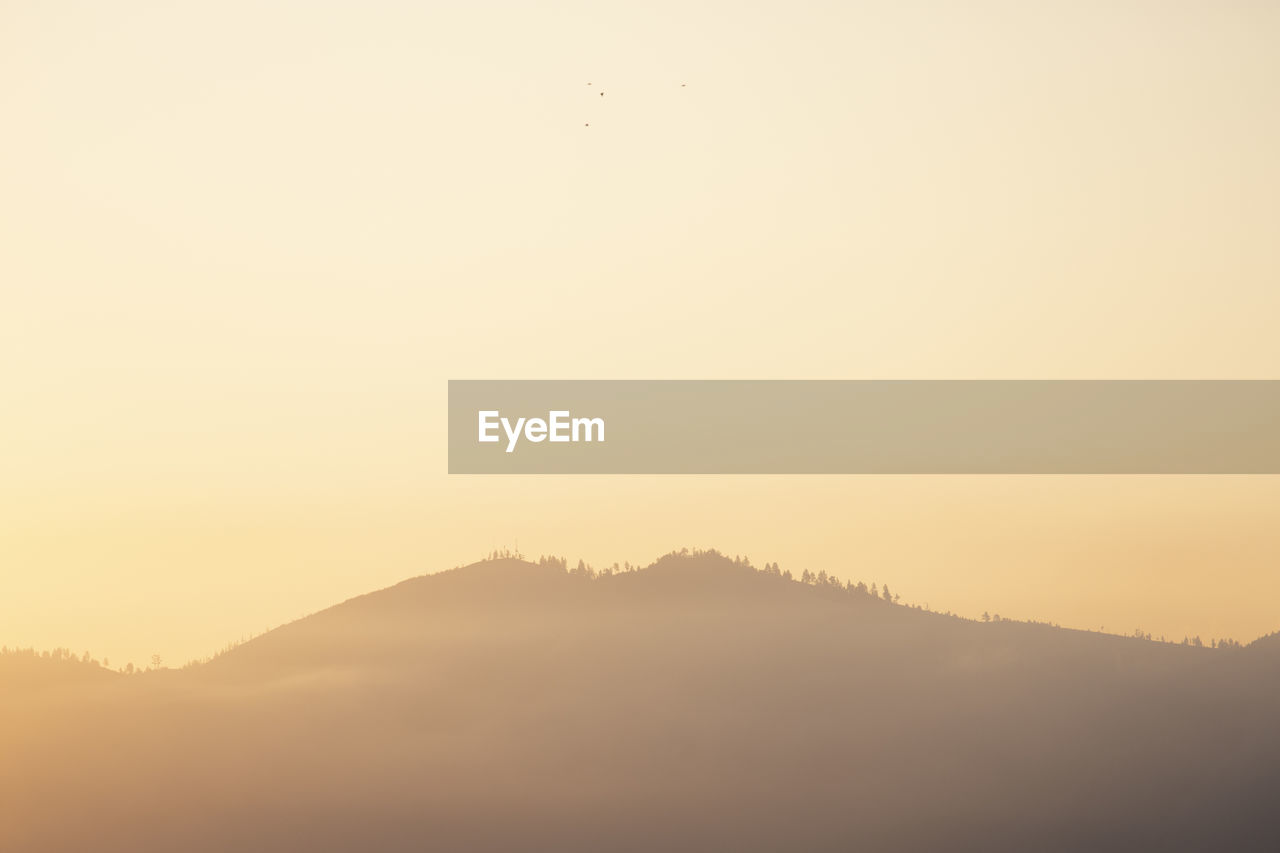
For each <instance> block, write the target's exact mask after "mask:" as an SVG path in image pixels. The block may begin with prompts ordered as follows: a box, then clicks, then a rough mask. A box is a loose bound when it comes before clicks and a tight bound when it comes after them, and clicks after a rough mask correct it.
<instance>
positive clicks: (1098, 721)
mask: <svg viewBox="0 0 1280 853" xmlns="http://www.w3.org/2000/svg"><path fill="white" fill-rule="evenodd" d="M1248 651H1249V650H1239V649H1229V650H1228V649H1224V650H1211V649H1206V648H1196V647H1191V646H1178V645H1170V644H1162V643H1153V642H1149V641H1144V640H1139V639H1131V638H1122V637H1115V636H1108V635H1101V634H1094V633H1089V632H1079V631H1068V630H1062V629H1057V628H1052V627H1049V626H1045V625H1031V624H1025V623H1013V622H992V623H980V622H971V621H967V620H962V619H957V618H953V617H948V616H942V615H938V614H934V613H929V612H926V611H923V610H917V609H913V608H909V607H906V606H902V605H895V604H892V603H890V602H888V601H885V600H883V599H880V598H873V597H871V596H870V595H868V594H865V593H862V592H859V591H857V590H851V589H848V588H839V589H838V588H837V587H836V585H834V584H830V583H824V584H822V585H817V584H802V583H799V582H795V581H792V580H788V579H787V578H785V577H783V576H782V575H781V574H780V573H778V572H776V571H769V572H762V571H756V570H754V569H752V568H750V567H748V566H746V565H743V564H740V563H735V562H734V561H731V560H728V559H726V558H724V557H721V556H719V555H716V554H702V555H695V556H678V555H673V556H670V557H667V558H664V559H662V560H660V561H658V562H657V563H656V564H654V565H653V566H651V567H649V568H648V569H645V570H642V571H633V572H621V573H617V574H606V575H605V576H600V577H591V576H590V574H589V573H588V572H586V571H566V570H565V568H564V567H562V566H561V565H560V564H558V563H544V564H542V565H538V564H531V563H527V562H523V561H518V560H510V559H504V560H492V561H486V562H483V563H479V564H476V565H473V566H468V567H466V568H462V569H457V570H454V571H450V572H443V573H440V574H436V575H430V576H426V577H420V578H414V579H412V580H409V581H406V582H404V583H402V584H399V585H397V586H394V587H391V588H388V589H385V590H381V591H378V592H375V593H371V594H369V595H365V596H361V597H358V598H355V599H352V600H350V601H347V602H344V603H342V604H339V605H337V606H335V607H332V608H329V609H328V610H325V611H322V612H320V613H317V614H315V615H313V616H310V617H307V618H305V619H301V620H298V621H297V622H294V623H292V624H289V625H286V626H283V627H281V628H279V629H277V630H274V631H271V632H268V633H267V634H265V635H263V636H261V637H259V638H257V639H255V640H253V641H251V642H248V643H246V644H244V645H242V646H239V647H237V648H235V649H233V650H231V651H229V652H227V653H225V654H223V655H221V656H219V657H217V658H216V659H214V660H213V661H211V662H210V663H208V664H206V665H204V666H200V667H196V668H194V669H191V670H188V671H184V672H181V673H166V674H164V675H165V676H166V677H163V678H157V677H152V674H148V675H144V676H141V677H136V678H132V679H121V680H120V682H121V683H119V684H113V685H112V686H111V687H110V689H92V690H90V689H86V690H85V691H83V692H81V693H80V694H79V695H78V696H77V697H76V701H74V702H61V703H57V702H52V701H40V702H35V703H31V704H28V705H26V706H24V705H23V704H22V703H12V704H11V705H10V706H9V708H8V709H7V710H4V711H0V715H7V718H6V717H0V724H2V726H0V730H3V731H10V732H11V731H33V730H35V729H37V728H39V729H40V730H41V731H45V730H52V731H56V732H58V733H59V734H58V736H56V737H48V736H46V737H43V738H35V739H24V740H17V741H15V740H12V739H11V740H10V742H9V743H5V742H3V741H0V747H3V748H6V749H7V750H8V751H9V752H8V754H9V755H10V756H11V760H10V761H7V762H4V763H3V764H0V766H2V767H4V769H0V804H2V805H0V810H3V809H8V810H9V812H10V813H9V814H7V815H6V814H4V812H3V811H0V848H2V849H21V850H70V849H95V850H130V851H149V850H173V849H182V850H228V849H237V850H366V849H369V850H380V851H399V850H405V851H408V850H422V849H439V850H465V851H471V850H558V851H587V850H591V851H598V850H655V849H671V850H698V851H704V850H733V851H750V850H760V851H763V850H788V849H789V850H806V851H809V850H841V851H845V850H850V849H868V850H938V849H961V850H1018V851H1023V850H1030V849H1034V850H1134V849H1139V850H1145V849H1161V850H1210V849H1212V850H1220V849H1221V850H1226V849H1230V850H1271V849H1280V848H1277V846H1276V842H1277V841H1280V832H1278V827H1280V818H1277V816H1276V814H1275V810H1274V793H1275V792H1276V791H1277V790H1280V737H1277V734H1276V731H1275V724H1274V720H1275V719H1277V712H1280V681H1278V680H1277V673H1276V669H1275V667H1274V666H1273V665H1272V661H1273V658H1272V657H1271V656H1269V655H1259V654H1249V653H1248ZM37 722H39V723H41V724H42V725H41V726H37V725H36V723H37ZM15 769H16V772H15ZM68 803H74V804H76V819H74V820H67V819H66V814H65V809H66V804H68ZM6 833H7V834H8V837H7V838H6V835H5V834H6ZM6 842H8V843H6Z"/></svg>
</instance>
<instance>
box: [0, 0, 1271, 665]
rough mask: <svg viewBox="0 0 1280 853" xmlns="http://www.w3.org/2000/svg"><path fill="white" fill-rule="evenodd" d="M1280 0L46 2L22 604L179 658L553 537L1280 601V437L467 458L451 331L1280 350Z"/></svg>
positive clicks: (13, 463)
mask: <svg viewBox="0 0 1280 853" xmlns="http://www.w3.org/2000/svg"><path fill="white" fill-rule="evenodd" d="M1278 39H1280V7H1277V6H1276V5H1275V4H1270V3H1262V2H1243V0H1237V2H1177V0H1166V1H1165V2H1131V1H1130V0H1117V1H1116V2H1106V3H1101V2H1099V3H1093V2H1085V3H1080V2H1058V0H1053V1H1052V2H1046V3H1038V4H1026V3H1014V2H1009V3H991V2H972V3H966V4H955V3H945V2H901V0H899V2H884V3H843V2H841V3H837V2H830V3H818V2H799V3H763V2H756V3H752V2H738V3H699V4H687V3H667V2H651V3H644V4H627V5H623V4H602V3H555V2H540V3H513V2H508V3H495V2H472V3H456V4H454V3H437V4H418V3H386V2H383V3H358V4H357V3H337V2H308V3H303V2H268V3H260V2H259V3H248V2H238V0H229V2H223V3H218V4H186V3H160V2H129V1H128V0H125V2H119V3H113V4H96V3H87V2H84V3H76V2H56V3H35V2H7V3H5V4H3V7H0V115H2V116H3V117H4V126H5V132H4V134H3V138H2V141H0V151H3V153H4V156H3V157H0V234H2V235H3V240H2V247H3V248H2V250H0V644H5V643H7V644H9V645H35V646H37V647H51V646H64V645H65V646H70V647H72V648H74V649H75V650H77V651H81V650H85V649H87V650H90V651H92V652H93V653H94V654H95V655H97V656H102V655H106V656H108V657H110V658H112V659H113V663H115V662H116V661H119V662H121V663H123V662H124V661H127V660H132V661H134V662H136V663H142V662H144V661H145V660H147V659H149V658H150V656H151V654H153V653H156V654H160V655H161V656H162V657H163V658H164V659H165V660H166V661H168V662H172V663H180V662H183V661H185V660H188V659H190V658H196V657H200V656H203V655H207V654H209V653H211V652H213V651H215V650H217V649H218V648H220V647H222V646H223V645H225V644H226V643H227V642H230V641H235V640H238V639H240V638H242V637H244V636H248V635H251V634H254V633H259V632H261V631H263V630H265V629H267V628H270V627H272V626H275V625H278V624H280V623H282V622H284V621H288V620H289V619H293V618H297V617H299V616H302V615H304V614H306V613H308V612H311V611H314V610H316V609H318V608H321V607H324V606H327V605H329V604H332V603H335V602H336V601H339V600H342V599H344V598H347V597H349V596H352V595H356V594H360V593H363V592H366V591H369V590H371V589H374V588H378V587H381V586H386V585H388V584H390V583H393V582H396V581H398V580H401V579H403V578H405V577H408V576H411V575H416V574H421V573H424V572H430V571H436V570H439V569H443V568H449V567H452V566H454V565H458V564H462V563H467V562H471V561H472V560H474V559H477V558H479V557H481V556H483V555H484V554H486V553H488V552H489V551H491V550H492V549H494V548H501V547H504V546H507V547H516V546H517V545H518V547H519V548H520V549H521V550H522V551H524V552H525V553H527V554H531V555H535V556H536V555H537V554H540V553H554V554H563V555H566V556H568V557H570V558H571V559H576V558H577V557H580V556H581V557H584V558H586V559H587V560H589V561H592V562H595V563H597V564H608V563H612V562H613V561H615V560H616V561H619V562H622V561H631V562H642V563H646V562H648V561H650V560H652V559H654V558H656V557H657V556H659V555H660V554H661V553H663V552H666V551H669V550H673V549H678V548H681V547H684V546H689V547H695V546H699V547H716V548H719V549H720V550H723V551H727V552H729V553H742V554H745V555H748V556H750V557H751V558H752V560H753V561H754V562H756V563H757V564H763V563H764V562H766V561H770V562H771V561H777V562H779V563H781V564H782V566H783V567H784V568H793V569H794V570H795V571H796V572H797V573H798V572H799V571H800V570H802V569H804V568H810V569H813V570H814V571H817V570H819V569H826V570H827V571H831V572H834V573H836V574H837V575H839V576H841V577H848V578H854V579H865V580H867V581H873V580H874V581H878V582H881V583H884V582H888V583H889V584H890V585H891V586H892V588H893V589H894V590H895V591H898V592H900V594H901V595H902V596H903V598H904V600H910V601H912V602H916V603H922V604H923V603H928V604H929V605H930V606H931V607H933V608H934V609H938V610H944V611H945V610H951V611H955V612H959V613H961V614H962V615H967V616H978V615H980V613H981V612H982V611H984V610H989V611H991V612H998V613H1001V614H1002V615H1006V616H1010V617H1013V618H1034V619H1040V620H1046V621H1052V622H1057V623H1061V624H1063V625H1067V626H1072V627H1082V628H1093V629H1096V628H1100V627H1105V628H1106V629H1107V630H1114V631H1119V632H1122V633H1130V632H1132V631H1133V630H1134V629H1135V628H1142V629H1143V630H1144V631H1150V632H1152V633H1153V634H1155V635H1156V636H1160V635H1167V636H1169V637H1172V638H1177V639H1181V637H1182V636H1183V635H1185V634H1192V635H1194V634H1201V635H1203V636H1205V637H1206V638H1207V637H1210V636H1233V637H1236V638H1238V639H1242V640H1249V639H1252V638H1253V637H1255V636H1258V635H1259V634H1263V633H1268V632H1270V631H1273V630H1276V629H1280V619H1277V616H1276V614H1275V612H1274V608H1272V607H1269V606H1268V604H1269V602H1274V601H1275V600H1276V598H1277V595H1280V571H1277V564H1278V562H1280V523H1277V521H1278V520H1280V519H1278V518H1277V516H1278V515H1280V480H1277V478H1267V477H1129V478H1122V477H1076V478H1072V477H899V478H892V477H738V478H714V477H701V478H697V477H583V478H573V477H568V478H540V477H526V478H470V477H450V476H448V475H447V474H446V473H445V468H446V463H445V454H446V447H445V399H446V382H447V380H448V379H450V378H556V379H559V378H730V379H732V378H766V379H782V378H850V379H862V378H937V379H968V378H1046V379H1047V378H1071V379H1107V378H1139V379H1159V378H1241V379H1249V378H1267V379H1272V378H1280V376H1277V374H1278V373H1280V370H1278V369H1277V368H1278V366H1280V338H1278V337H1277V336H1276V334H1275V332H1274V318H1275V317H1277V316H1280V288H1277V287H1276V286H1275V283H1276V281H1277V280H1278V275H1277V274H1278V273H1280V248H1277V245H1278V244H1277V241H1276V240H1275V234H1276V233H1277V229H1278V228H1280V160H1277V158H1276V157H1275V156H1274V152H1275V151H1277V150H1280V100H1277V99H1276V98H1275V97H1274V88H1275V86H1274V84H1275V81H1276V80H1277V79H1280V54H1278V53H1277V51H1275V49H1274V45H1275V44H1276V43H1277V41H1278ZM602 91H603V92H604V95H603V96H601V95H600V92H602Z"/></svg>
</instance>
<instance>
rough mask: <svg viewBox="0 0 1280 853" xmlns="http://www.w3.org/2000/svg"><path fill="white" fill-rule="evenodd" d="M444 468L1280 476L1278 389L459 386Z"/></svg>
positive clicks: (1268, 384)
mask: <svg viewBox="0 0 1280 853" xmlns="http://www.w3.org/2000/svg"><path fill="white" fill-rule="evenodd" d="M521 419H523V420H521ZM504 420H505V424H504V423H503V421H504ZM482 433H483V436H484V438H485V439H486V440H483V441H482V440H481V436H482ZM449 472H450V473H451V474H1276V473H1280V381H1273V380H1266V381H1181V380H1179V381H1145V380H1143V381H1029V380H1028V381H1024V380H1017V381H1013V380H1009V381H1006V380H997V381H985V380H984V381H945V380H911V381H821V380H813V381H810V380H802V381H768V380H761V381H756V380H750V381H736V380H691V381H680V380H621V381H612V380H586V381H577V380H547V381H543V380H537V381H524V380H513V381H506V380H496V381H495V380H474V381H473V380H453V381H450V382H449Z"/></svg>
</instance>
